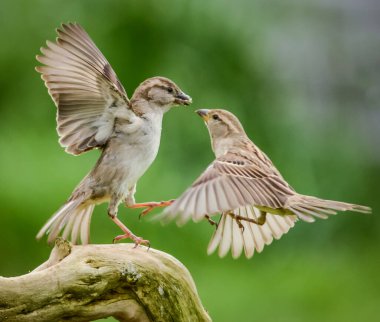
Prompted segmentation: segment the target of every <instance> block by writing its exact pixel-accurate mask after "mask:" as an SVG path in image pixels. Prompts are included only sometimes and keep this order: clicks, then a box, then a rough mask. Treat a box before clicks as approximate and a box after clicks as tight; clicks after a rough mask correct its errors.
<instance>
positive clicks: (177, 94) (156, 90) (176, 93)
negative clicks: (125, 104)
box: [131, 77, 192, 111]
mask: <svg viewBox="0 0 380 322" xmlns="http://www.w3.org/2000/svg"><path fill="white" fill-rule="evenodd" d="M135 101H148V102H149V103H152V105H153V106H156V107H158V108H162V109H163V110H164V111H167V110H169V109H170V108H171V107H173V106H177V105H189V104H191V103H192V100H191V97H190V96H189V95H187V94H185V93H184V92H183V91H182V90H181V89H180V88H179V87H178V85H176V84H175V83H174V82H173V81H171V80H170V79H168V78H165V77H152V78H148V79H147V80H145V81H144V82H142V83H141V84H140V85H139V87H137V89H136V91H135V93H134V94H133V96H132V99H131V102H132V104H133V102H135Z"/></svg>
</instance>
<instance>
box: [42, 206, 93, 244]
mask: <svg viewBox="0 0 380 322" xmlns="http://www.w3.org/2000/svg"><path fill="white" fill-rule="evenodd" d="M93 210H94V205H93V204H87V205H83V204H82V200H78V199H74V200H70V201H68V202H67V203H65V204H64V205H63V206H62V207H61V208H60V209H59V210H58V211H57V212H56V213H55V214H54V215H53V216H51V218H50V219H49V220H48V221H47V222H46V224H45V225H44V226H43V227H42V228H41V230H40V231H39V232H38V234H37V237H36V238H37V239H41V238H42V237H43V236H44V235H45V234H49V236H48V239H47V241H48V243H49V244H51V243H53V242H54V240H55V239H56V238H57V237H58V236H59V235H60V234H61V235H62V237H63V238H65V239H69V240H70V241H71V243H73V244H77V243H78V242H79V240H80V242H81V243H82V244H84V245H85V244H88V243H89V242H90V220H91V215H92V212H93Z"/></svg>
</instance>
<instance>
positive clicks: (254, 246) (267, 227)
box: [207, 206, 296, 258]
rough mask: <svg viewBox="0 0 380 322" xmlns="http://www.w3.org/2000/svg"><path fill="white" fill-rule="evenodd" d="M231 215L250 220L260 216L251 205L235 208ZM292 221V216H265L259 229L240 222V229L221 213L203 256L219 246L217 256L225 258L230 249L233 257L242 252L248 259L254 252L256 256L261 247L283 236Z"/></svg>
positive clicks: (251, 224) (233, 221)
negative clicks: (241, 227) (264, 221)
mask: <svg viewBox="0 0 380 322" xmlns="http://www.w3.org/2000/svg"><path fill="white" fill-rule="evenodd" d="M233 213H234V214H236V215H240V216H243V217H247V218H251V219H257V218H258V217H259V216H260V212H259V210H258V209H256V208H254V207H251V206H247V207H241V208H238V209H235V210H234V211H233ZM295 221H296V218H295V216H278V215H271V214H267V216H266V223H264V224H263V225H261V226H260V225H257V224H255V223H251V222H248V221H243V220H242V221H241V224H242V225H243V227H244V229H243V230H242V229H240V227H239V225H238V223H237V221H236V220H235V219H233V218H232V217H231V216H230V215H228V214H226V213H224V214H222V217H221V219H220V222H219V224H218V228H217V229H216V231H215V232H214V234H213V236H212V237H211V240H210V243H209V245H208V248H207V253H208V254H211V253H213V252H214V251H215V250H216V249H217V248H218V247H219V251H218V255H219V256H220V257H223V256H225V255H226V254H227V253H228V251H229V249H231V254H232V257H233V258H238V257H239V256H240V255H241V253H242V251H243V250H244V253H245V256H246V257H247V258H250V257H252V256H253V255H254V252H255V250H256V251H257V252H258V253H260V252H261V251H262V250H263V248H264V246H265V245H269V244H271V243H272V241H273V239H279V238H280V237H281V236H282V235H283V234H286V233H287V232H288V231H289V229H290V228H292V227H293V226H294V224H295Z"/></svg>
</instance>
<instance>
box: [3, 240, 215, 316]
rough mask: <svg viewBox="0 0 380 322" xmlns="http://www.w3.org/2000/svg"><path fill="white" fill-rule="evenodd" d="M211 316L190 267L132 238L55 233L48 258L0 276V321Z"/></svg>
mask: <svg viewBox="0 0 380 322" xmlns="http://www.w3.org/2000/svg"><path fill="white" fill-rule="evenodd" d="M109 316H113V317H114V318H115V319H117V320H118V321H134V322H136V321H211V319H210V317H209V316H208V314H207V313H206V311H205V310H204V308H203V306H202V304H201V302H200V300H199V297H198V294H197V291H196V288H195V285H194V282H193V280H192V278H191V276H190V273H189V272H188V270H187V269H186V267H184V266H183V265H182V264H181V263H180V262H179V261H178V260H176V259H175V258H174V257H172V256H170V255H168V254H165V253H163V252H161V251H158V250H154V249H149V250H147V248H146V247H143V246H140V247H137V248H134V245H133V244H115V245H86V246H72V245H71V244H69V243H68V242H66V241H64V240H62V239H58V240H57V242H56V246H55V247H54V249H53V250H52V253H51V255H50V258H49V260H48V261H47V262H45V263H44V264H42V265H41V266H39V267H37V268H36V269H35V270H34V271H33V272H31V273H29V274H26V275H23V276H18V277H9V278H5V277H0V321H9V322H10V321H17V322H24V321H28V322H30V321H38V322H42V321H47V322H52V321H76V322H79V321H94V320H97V319H100V318H105V317H109Z"/></svg>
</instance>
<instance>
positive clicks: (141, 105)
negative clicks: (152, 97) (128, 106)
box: [132, 99, 169, 117]
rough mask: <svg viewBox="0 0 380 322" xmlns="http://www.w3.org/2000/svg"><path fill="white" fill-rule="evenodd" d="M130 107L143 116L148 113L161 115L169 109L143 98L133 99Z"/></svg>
mask: <svg viewBox="0 0 380 322" xmlns="http://www.w3.org/2000/svg"><path fill="white" fill-rule="evenodd" d="M132 109H133V110H134V111H135V113H136V114H138V115H140V116H143V115H148V114H154V115H161V117H162V115H163V114H164V113H165V112H167V111H168V110H169V107H168V108H165V106H160V105H157V104H155V103H152V102H150V101H147V100H145V99H141V100H134V101H133V104H132Z"/></svg>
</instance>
